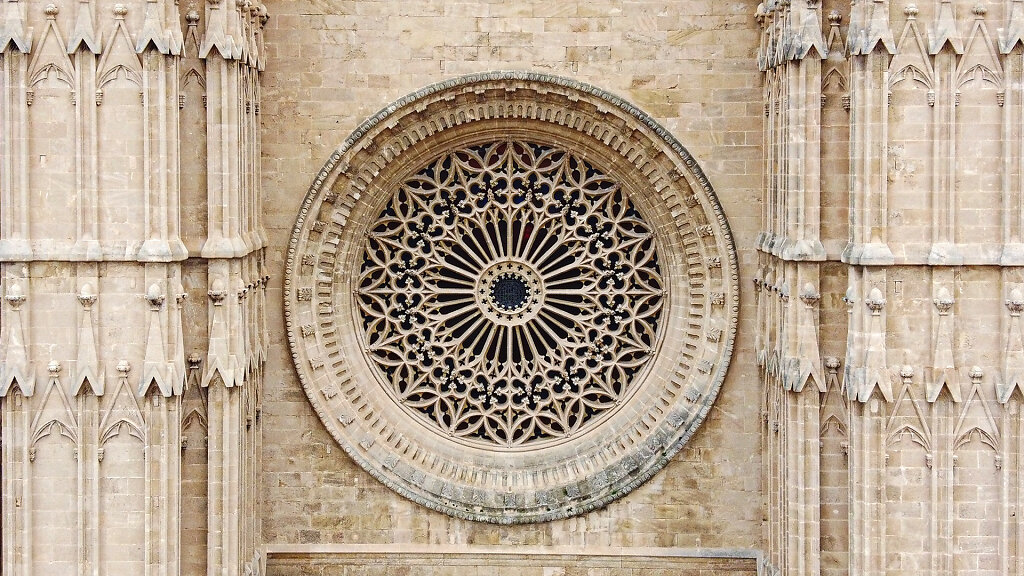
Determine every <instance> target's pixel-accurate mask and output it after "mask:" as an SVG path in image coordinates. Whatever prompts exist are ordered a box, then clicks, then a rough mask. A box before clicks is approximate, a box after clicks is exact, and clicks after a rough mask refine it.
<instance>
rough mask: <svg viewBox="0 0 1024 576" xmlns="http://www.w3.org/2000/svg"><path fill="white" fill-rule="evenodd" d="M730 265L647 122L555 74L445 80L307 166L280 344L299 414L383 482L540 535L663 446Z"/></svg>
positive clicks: (686, 163)
mask: <svg viewBox="0 0 1024 576" xmlns="http://www.w3.org/2000/svg"><path fill="white" fill-rule="evenodd" d="M666 254H670V255H671V257H668V256H665V255H666ZM310 255H312V258H310ZM736 269H737V268H736V255H735V250H734V248H733V243H732V237H731V234H730V232H729V228H728V225H727V223H726V221H725V217H724V215H723V213H722V211H721V208H720V207H719V205H718V202H717V198H716V197H715V194H714V191H713V190H712V188H711V185H710V183H709V182H708V181H707V178H706V177H705V176H704V175H703V173H702V172H701V171H700V169H699V168H698V167H697V165H696V162H695V161H694V160H693V158H692V157H691V156H690V155H689V154H688V153H687V152H686V150H685V149H684V148H683V147H682V146H681V145H680V144H679V143H678V142H677V141H676V140H675V139H674V138H673V137H672V136H671V135H669V134H668V133H667V132H666V131H665V130H664V128H662V127H661V126H659V125H658V124H657V123H655V122H654V121H653V120H652V119H650V118H649V117H647V116H646V115H644V114H643V113H642V112H640V111H639V110H637V109H635V108H634V107H632V106H631V105H630V104H628V103H627V102H624V101H622V100H620V99H618V98H616V97H614V96H611V95H609V94H606V93H604V92H601V91H600V90H598V89H596V88H593V87H591V86H586V85H582V84H577V83H575V82H573V81H570V80H566V79H562V78H556V77H550V76H546V75H538V74H528V73H521V72H516V73H490V74H482V75H476V76H468V77H463V78H459V79H456V80H451V81H448V82H444V83H441V84H438V85H434V86H430V87H428V88H426V89H424V90H423V91H421V92H418V93H416V94H413V95H411V96H409V97H406V98H403V99H402V100H399V101H398V102H396V103H394V104H392V105H390V106H388V107H387V108H386V109H384V110H383V111H381V112H380V113H379V114H377V115H376V116H374V117H373V118H371V119H369V120H368V121H366V122H365V123H364V124H363V125H362V126H360V127H359V128H358V129H357V130H356V131H355V132H354V133H353V134H352V135H351V136H350V137H349V138H348V139H347V140H346V141H345V142H344V143H343V144H342V146H341V147H340V148H339V150H338V151H337V152H336V153H335V154H334V155H333V156H332V157H331V159H330V160H329V161H328V162H327V164H326V165H325V166H324V168H323V170H321V172H320V173H319V174H318V175H317V177H316V178H315V181H314V183H313V185H312V186H311V188H310V191H309V193H308V194H307V196H306V199H305V201H304V202H303V205H302V208H301V212H300V214H299V216H298V219H297V221H296V226H295V229H294V232H293V237H292V242H291V245H290V247H289V257H288V264H287V273H286V277H285V289H284V293H285V309H286V320H287V325H288V336H289V342H290V344H291V346H292V353H293V357H294V361H295V366H296V369H297V371H298V373H299V375H300V379H301V381H302V384H303V387H304V388H305V390H306V393H307V396H308V397H309V399H310V402H311V403H312V405H313V406H314V408H315V409H316V411H317V413H318V414H319V416H320V418H321V420H322V421H323V422H324V424H325V425H326V426H327V428H328V430H329V431H330V432H331V434H332V435H333V436H334V437H335V439H336V440H337V441H338V442H339V444H340V445H341V446H342V447H343V448H344V449H345V450H346V451H347V452H348V453H349V455H350V456H351V457H352V458H353V459H354V460H355V461H356V462H358V463H359V464H360V465H361V466H363V467H364V468H365V469H366V470H367V471H369V472H370V473H371V474H373V475H374V476H375V477H377V478H378V479H380V480H381V481H382V482H384V483H385V484H386V485H388V486H389V487H391V488H392V489H394V490H396V491H397V492H399V493H400V494H402V495H404V496H406V497H408V498H410V499H412V500H414V501H416V502H419V503H421V504H423V505H425V506H428V507H430V508H434V509H436V510H441V511H443V512H446V513H448V514H451V515H454V516H458V517H463V518H468V519H473V520H480V521H489V522H497V523H522V522H534V521H544V520H549V519H554V518H562V517H566V516H571V515H574V514H578V513H580V512H584V511H588V510H591V509H594V508H597V507H600V506H603V505H604V504H606V503H608V502H610V501H611V500H614V499H616V498H619V497H621V496H622V495H624V494H626V493H627V492H629V491H630V490H632V489H633V488H635V487H636V486H638V485H639V484H641V483H642V482H644V481H645V480H647V479H648V478H650V477H651V476H652V475H653V474H655V473H656V472H657V471H658V470H659V469H661V468H662V467H663V466H664V465H665V464H666V463H667V462H668V461H669V460H670V459H671V458H672V457H673V455H674V454H675V453H676V452H677V451H678V450H679V449H680V448H681V447H682V446H683V445H684V444H685V443H686V441H687V440H688V439H689V437H690V435H691V434H692V433H693V431H694V430H695V429H696V428H697V426H698V425H699V424H700V422H701V421H702V420H703V419H704V417H705V415H706V414H707V411H708V410H709V408H710V406H711V403H712V402H713V401H714V398H715V396H716V395H717V392H718V389H719V387H720V386H721V383H722V380H723V378H724V376H725V372H726V370H727V368H728V365H729V358H730V355H731V351H732V346H733V340H734V337H735V327H736V315H737V310H738V287H737V277H736ZM709 336H711V337H709ZM496 343H500V344H497V345H496Z"/></svg>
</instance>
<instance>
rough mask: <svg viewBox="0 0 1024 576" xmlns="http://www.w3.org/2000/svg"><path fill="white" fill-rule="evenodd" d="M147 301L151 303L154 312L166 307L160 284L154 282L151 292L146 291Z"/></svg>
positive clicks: (150, 288) (150, 287)
mask: <svg viewBox="0 0 1024 576" xmlns="http://www.w3.org/2000/svg"><path fill="white" fill-rule="evenodd" d="M146 300H148V301H149V305H150V306H152V307H153V310H159V309H160V308H161V307H162V306H163V305H164V295H163V294H161V293H160V285H159V284H157V283H156V282H154V283H152V284H150V285H149V290H147V291H146Z"/></svg>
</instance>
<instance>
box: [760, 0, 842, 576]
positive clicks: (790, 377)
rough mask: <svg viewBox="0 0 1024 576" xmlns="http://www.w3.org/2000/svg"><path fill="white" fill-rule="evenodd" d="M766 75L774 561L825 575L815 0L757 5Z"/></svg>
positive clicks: (764, 335)
mask: <svg viewBox="0 0 1024 576" xmlns="http://www.w3.org/2000/svg"><path fill="white" fill-rule="evenodd" d="M758 18H759V20H760V21H761V22H762V28H763V38H762V43H761V46H762V48H761V54H760V57H759V64H760V66H761V68H762V69H763V70H764V71H765V74H766V85H767V86H769V88H768V89H767V90H766V96H767V102H766V108H765V111H766V119H767V121H766V138H767V145H766V150H767V154H768V162H767V169H768V173H767V178H766V184H767V190H766V196H765V205H766V207H767V208H766V210H765V211H764V213H763V214H764V218H765V221H764V225H763V232H762V233H761V236H760V239H759V242H758V248H759V249H760V251H761V254H760V255H759V260H760V263H761V276H760V277H759V278H757V279H756V280H755V286H756V288H757V289H758V290H757V298H758V319H759V322H760V323H761V327H762V328H761V331H760V333H759V335H758V338H757V340H758V342H757V348H758V357H759V361H760V363H761V365H762V377H763V386H764V387H765V398H766V405H765V414H766V422H767V429H766V431H765V434H766V436H767V440H766V443H765V451H766V471H765V474H766V476H767V478H768V489H767V501H768V506H769V534H768V546H769V557H770V559H771V562H772V563H773V564H775V565H776V566H778V567H779V568H781V571H782V573H785V574H816V573H818V572H819V571H820V546H819V539H820V517H821V514H820V497H819V494H818V485H819V483H818V476H819V449H818V435H819V428H820V425H819V403H820V398H819V394H820V392H823V391H824V390H825V385H826V381H825V379H824V377H823V374H822V365H821V359H820V355H819V344H818V340H819V335H818V327H819V318H818V310H817V306H818V302H819V300H820V288H819V279H818V276H819V266H820V264H819V262H820V261H822V260H823V259H824V257H825V251H824V248H823V246H822V244H821V240H820V229H821V226H820V211H819V206H820V197H821V173H820V165H821V132H820V123H821V106H822V61H823V59H824V58H826V57H827V56H828V49H827V47H826V43H825V37H824V36H823V33H822V24H821V6H820V5H819V2H818V1H816V0H811V1H808V0H797V1H794V2H779V3H769V4H766V5H764V6H762V8H761V9H760V11H759V12H758Z"/></svg>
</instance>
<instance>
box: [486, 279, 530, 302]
mask: <svg viewBox="0 0 1024 576" xmlns="http://www.w3.org/2000/svg"><path fill="white" fill-rule="evenodd" d="M529 296H530V289H529V287H528V286H527V285H526V281H525V280H523V279H522V278H520V277H519V276H517V275H516V274H502V275H501V276H499V277H498V278H497V279H496V280H495V281H494V283H493V284H491V299H492V301H493V302H494V304H495V305H496V306H497V307H498V308H501V309H502V310H505V311H510V310H517V309H519V308H521V307H522V306H523V304H526V300H527V298H529Z"/></svg>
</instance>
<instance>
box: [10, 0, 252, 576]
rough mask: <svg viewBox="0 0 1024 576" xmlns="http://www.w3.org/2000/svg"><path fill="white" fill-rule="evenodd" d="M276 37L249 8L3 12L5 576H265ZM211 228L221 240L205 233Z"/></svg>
mask: <svg viewBox="0 0 1024 576" xmlns="http://www.w3.org/2000/svg"><path fill="white" fill-rule="evenodd" d="M265 19H266V11H265V10H264V9H262V7H260V6H259V5H256V4H253V3H251V2H248V1H246V0H242V1H234V0H232V2H229V3H228V2H226V3H224V4H221V3H218V2H209V3H207V4H204V3H202V2H199V3H198V5H196V6H193V5H187V4H186V3H181V2H177V1H175V0H130V1H129V0H125V1H123V2H113V1H107V0H54V1H53V2H41V1H34V0H33V1H26V0H21V1H9V2H3V3H2V5H0V293H2V295H3V300H2V302H0V307H2V308H0V314H2V322H0V446H2V448H0V455H2V456H0V467H2V468H0V481H2V482H3V490H2V493H3V499H2V502H0V508H2V528H3V530H2V533H3V550H4V553H3V557H2V562H3V568H2V572H3V573H4V574H7V573H10V574H20V575H25V576H30V575H32V574H35V573H39V574H46V573H50V572H52V571H53V570H57V571H60V572H61V573H79V574H104V573H133V574H147V575H150V576H155V575H158V574H163V575H167V576H170V575H173V574H179V573H186V574H206V573H211V574H212V573H219V574H228V573H231V574H235V573H243V572H245V571H246V570H249V571H250V572H253V573H258V572H260V571H261V564H262V562H261V560H260V558H259V556H258V554H257V543H258V541H259V533H258V523H257V521H256V519H255V514H256V500H257V490H256V489H255V482H256V477H255V474H256V470H258V466H259V454H258V447H259V421H258V411H259V388H260V381H261V379H262V371H261V363H262V361H263V358H264V357H265V355H264V354H263V352H262V342H263V341H264V340H265V333H264V331H265V324H264V322H263V311H262V310H263V309H262V300H261V298H262V294H261V293H262V289H263V287H264V286H265V284H266V274H265V272H264V264H263V254H262V248H263V246H264V244H265V241H264V240H263V238H265V235H264V234H263V233H262V230H260V228H259V226H260V222H259V212H260V209H261V207H260V192H259V186H260V176H259V129H258V117H257V114H258V110H259V103H258V98H259V91H258V85H259V70H260V69H261V67H262V51H261V38H260V29H261V28H262V24H263V22H264V21H265ZM210 30H212V31H213V32H212V35H211V34H208V32H210ZM186 31H187V32H188V34H187V35H186ZM207 74H210V75H212V76H213V77H214V83H215V84H216V85H215V86H214V87H213V89H211V88H210V87H209V79H208V78H207ZM197 87H198V88H201V90H199V91H197V90H196V88H197ZM207 91H209V92H210V93H211V94H213V96H214V98H215V100H214V101H213V102H212V105H211V106H207V104H208V103H210V102H208V101H207V99H206V97H205V96H206V94H205V93H206V92H207ZM197 92H198V94H199V95H201V96H202V97H199V98H194V99H189V98H188V96H189V95H196V94H197ZM200 111H201V115H202V119H201V121H200V120H199V119H198V117H199V114H198V112H200ZM197 126H199V127H202V128H203V130H202V131H201V132H196V131H195V128H196V127H197ZM207 142H210V143H211V144H212V145H213V146H208V145H207ZM214 146H215V153H214V154H212V155H210V157H209V158H207V157H205V156H204V155H202V154H194V153H193V151H194V150H196V149H199V150H202V149H205V148H209V147H214ZM183 151H184V153H183ZM210 165H212V166H213V169H211V170H208V166H210ZM194 174H203V175H204V176H208V175H212V176H209V178H207V179H206V180H208V181H209V182H206V181H202V182H201V181H200V180H199V179H196V178H194V177H192V175H194ZM208 196H209V199H208V198H207V197H208ZM183 199H184V201H183ZM207 212H209V215H208V214H207ZM197 215H201V218H202V220H203V221H208V222H209V228H210V229H211V230H213V231H214V232H215V234H211V235H210V237H207V230H206V229H205V228H204V227H202V226H191V224H190V225H189V226H186V227H184V229H183V227H182V225H181V221H182V217H183V216H184V217H185V218H186V219H187V220H188V221H189V222H190V223H191V222H192V221H194V220H197V217H196V216H197ZM225 239H226V240H227V242H226V243H225V242H223V240H225ZM186 241H187V242H188V244H189V245H187V244H186ZM190 247H191V251H190ZM208 278H209V280H208ZM217 287H222V288H217ZM218 290H221V291H222V292H223V298H221V300H220V301H217V300H216V299H215V298H212V297H208V296H207V293H208V292H209V293H216V292H217V291H218ZM228 292H230V294H231V298H227V294H228ZM225 300H226V302H223V301H225ZM221 303H223V304H224V306H225V309H226V311H227V312H226V314H220V313H219V312H218V310H220V307H219V306H216V304H221ZM208 314H209V316H210V318H211V320H210V321H198V322H191V321H188V320H187V318H188V317H192V318H195V317H197V316H198V317H200V318H205V317H206V316H207V315H208ZM193 326H201V327H202V330H203V332H202V333H197V332H198V331H197V330H195V329H193V328H192V327H193ZM211 336H214V338H211ZM204 355H205V356H206V358H207V362H205V366H204V362H203V361H202V359H203V357H204ZM204 368H205V369H206V372H205V374H204V372H203V370H204ZM211 385H212V386H213V388H212V389H211V391H210V393H209V394H208V393H207V392H206V390H207V388H206V387H207V386H211ZM205 429H209V430H211V431H216V434H214V435H213V436H215V440H214V441H212V442H211V447H212V448H211V449H210V450H209V451H207V450H206V446H205V444H206V442H205V440H206V439H205V436H206V430H205ZM189 440H191V441H192V444H191V448H189ZM189 449H191V450H192V452H186V450H189ZM195 454H202V455H206V456H207V458H204V459H203V461H201V462H196V461H195V458H194V456H191V455H195ZM213 479H216V482H214V481H213ZM186 486H187V493H188V499H187V500H183V492H185V490H184V488H183V487H186ZM197 501H199V502H202V503H206V502H210V503H211V505H210V506H208V507H207V506H204V505H203V504H198V503H197ZM183 502H186V503H185V504H183ZM213 504H215V505H213ZM58 511H59V512H60V513H56V512H58ZM207 515H209V517H207ZM214 527H216V530H215V531H214V530H211V529H212V528H214ZM183 534H185V535H187V539H183V536H182V535H183ZM200 534H201V536H200ZM207 539H209V541H210V542H212V543H213V545H212V546H208V545H207V542H205V541H206V540H207ZM199 540H202V541H204V542H201V545H194V544H195V543H196V542H197V541H199ZM42 543H47V544H46V545H43V544H42ZM49 543H53V544H52V545H51V544H49ZM208 549H209V550H213V551H215V552H216V555H214V554H211V555H210V557H209V558H207V557H206V556H207V554H206V552H207V550H208ZM200 554H201V555H202V561H201V563H196V562H195V561H194V558H195V556H196V555H200ZM183 558H188V562H182V559H183Z"/></svg>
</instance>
